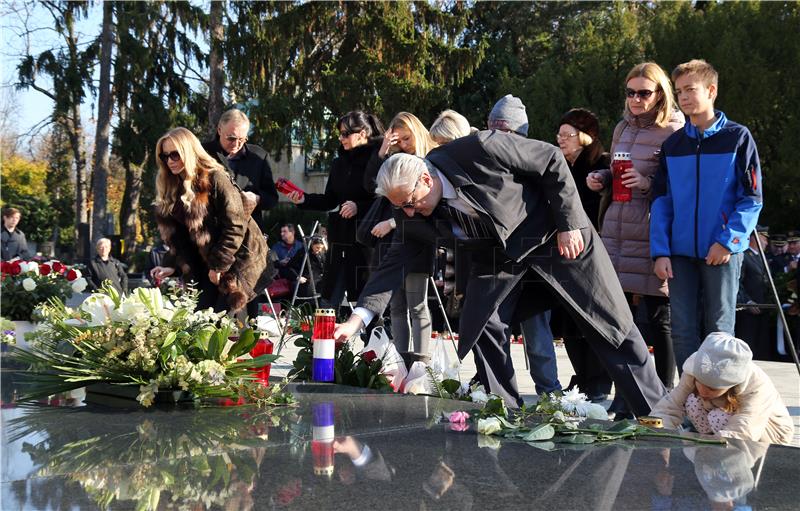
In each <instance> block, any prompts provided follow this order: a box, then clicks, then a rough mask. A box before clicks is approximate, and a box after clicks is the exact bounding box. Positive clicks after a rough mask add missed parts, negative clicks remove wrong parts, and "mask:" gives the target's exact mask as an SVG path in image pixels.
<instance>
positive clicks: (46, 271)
mask: <svg viewBox="0 0 800 511" xmlns="http://www.w3.org/2000/svg"><path fill="white" fill-rule="evenodd" d="M51 271H52V268H51V267H50V265H49V264H47V263H42V264H40V265H39V275H50V272H51Z"/></svg>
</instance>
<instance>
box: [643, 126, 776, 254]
mask: <svg viewBox="0 0 800 511" xmlns="http://www.w3.org/2000/svg"><path fill="white" fill-rule="evenodd" d="M716 116H717V120H716V121H715V122H714V124H712V125H711V126H710V127H709V128H708V129H707V130H705V132H703V133H702V134H701V133H700V132H699V131H698V129H697V127H696V126H694V125H692V124H691V123H688V122H687V123H686V125H685V126H684V127H683V128H681V129H680V130H678V131H676V132H675V133H673V134H672V135H670V137H669V138H667V139H666V140H665V141H664V143H663V144H662V146H661V168H660V169H659V170H658V172H657V173H656V177H655V179H654V181H653V197H654V200H653V204H652V206H651V208H650V255H651V256H652V257H653V258H654V259H655V258H656V257H664V256H665V257H669V256H674V255H676V256H686V257H695V258H701V259H702V258H705V257H706V255H707V254H708V249H709V248H710V247H711V245H713V244H714V243H715V242H717V243H719V244H720V245H723V246H724V247H727V248H728V250H730V251H731V253H738V252H743V251H744V250H745V249H747V247H748V244H749V238H750V233H751V232H753V229H755V227H756V223H757V222H758V214H759V212H760V211H761V207H762V206H763V204H762V197H761V191H762V188H761V184H762V183H761V165H760V164H759V162H758V150H757V149H756V143H755V141H754V140H753V136H752V135H751V134H750V131H749V130H748V129H747V128H745V127H744V126H742V125H741V124H737V123H735V122H733V121H729V120H728V119H727V117H725V114H724V113H722V112H719V111H717V112H716Z"/></svg>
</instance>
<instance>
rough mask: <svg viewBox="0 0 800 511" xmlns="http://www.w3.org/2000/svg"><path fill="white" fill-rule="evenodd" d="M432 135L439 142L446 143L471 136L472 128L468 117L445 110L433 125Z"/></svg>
mask: <svg viewBox="0 0 800 511" xmlns="http://www.w3.org/2000/svg"><path fill="white" fill-rule="evenodd" d="M475 131H477V130H475ZM430 133H431V136H432V137H433V138H434V140H436V141H437V142H439V143H446V142H452V141H453V140H455V139H457V138H461V137H466V136H467V135H470V134H471V133H472V128H470V125H469V121H468V120H467V118H466V117H464V116H463V115H461V114H460V113H458V112H456V111H455V110H445V111H444V112H442V113H440V114H439V117H437V118H436V120H435V121H433V124H431V130H430Z"/></svg>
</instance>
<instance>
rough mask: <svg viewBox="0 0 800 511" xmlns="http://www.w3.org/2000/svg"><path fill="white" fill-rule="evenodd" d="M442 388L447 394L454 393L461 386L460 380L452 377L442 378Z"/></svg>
mask: <svg viewBox="0 0 800 511" xmlns="http://www.w3.org/2000/svg"><path fill="white" fill-rule="evenodd" d="M442 388H444V390H446V391H447V392H448V393H449V394H455V393H456V392H458V390H459V389H460V388H461V382H460V381H458V380H453V379H447V380H442Z"/></svg>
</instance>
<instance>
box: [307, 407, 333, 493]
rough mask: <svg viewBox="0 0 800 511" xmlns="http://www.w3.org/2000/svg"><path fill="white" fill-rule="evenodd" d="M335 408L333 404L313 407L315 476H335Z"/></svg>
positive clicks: (312, 451)
mask: <svg viewBox="0 0 800 511" xmlns="http://www.w3.org/2000/svg"><path fill="white" fill-rule="evenodd" d="M333 416H334V408H333V403H332V402H329V401H328V402H324V403H317V404H314V405H312V406H311V456H312V457H313V459H314V474H315V475H318V476H320V475H324V476H328V477H331V476H332V475H333V440H334V427H333Z"/></svg>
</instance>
